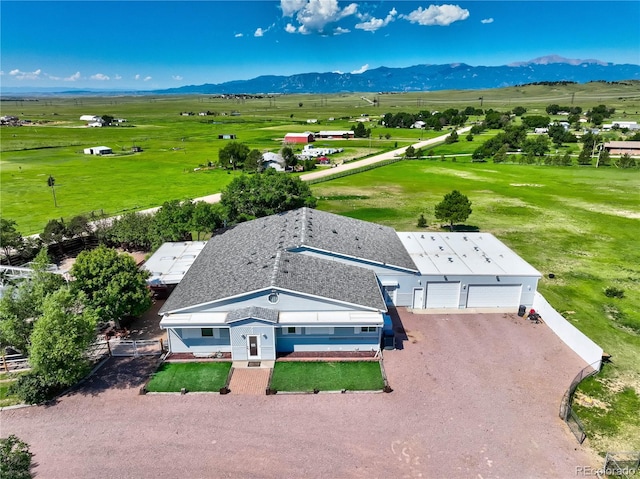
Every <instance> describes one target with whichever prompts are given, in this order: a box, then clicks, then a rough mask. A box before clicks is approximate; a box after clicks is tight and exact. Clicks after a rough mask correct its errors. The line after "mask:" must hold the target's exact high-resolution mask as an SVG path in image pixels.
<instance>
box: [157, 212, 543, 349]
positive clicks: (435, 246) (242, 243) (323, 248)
mask: <svg viewBox="0 0 640 479" xmlns="http://www.w3.org/2000/svg"><path fill="white" fill-rule="evenodd" d="M230 251H232V252H233V253H232V254H229V252H230ZM157 254H159V255H165V253H164V252H161V253H157ZM154 256H155V255H154ZM170 256H177V255H170ZM153 260H154V257H152V258H151V259H150V260H149V262H148V263H152V261H153ZM169 263H171V259H169V260H168V262H167V264H169ZM178 269H180V270H182V269H181V268H178ZM183 276H184V277H183V278H181V279H180V280H179V281H178V279H177V278H176V279H175V280H174V282H178V285H177V286H176V288H175V290H174V291H173V293H172V294H171V295H170V296H169V298H168V299H167V301H166V302H165V304H164V305H163V306H162V308H161V309H160V311H159V314H160V315H161V316H162V319H161V321H160V327H162V328H163V329H166V330H167V336H168V341H169V349H170V351H171V352H172V353H192V354H194V355H202V356H208V355H219V354H226V355H229V356H231V358H232V359H233V360H272V359H275V358H276V356H277V355H278V354H286V353H289V352H292V351H294V352H295V351H360V352H370V353H376V352H379V350H380V344H381V338H382V332H383V329H384V327H385V324H388V322H389V318H388V314H387V312H388V308H389V307H394V306H408V307H411V308H414V309H432V310H445V309H449V310H451V311H453V312H455V311H456V310H459V309H466V308H474V309H475V308H477V309H478V311H481V310H483V309H485V310H487V309H488V308H491V309H490V310H492V311H493V310H494V308H498V310H500V311H504V312H509V313H514V312H516V311H518V310H519V308H522V307H524V308H530V307H531V306H532V304H533V301H534V296H535V293H536V288H537V284H538V280H539V278H540V277H541V274H540V273H539V272H538V271H537V270H536V269H535V268H533V267H532V266H531V265H529V264H528V263H527V262H525V261H524V260H523V259H522V258H520V257H519V256H518V255H517V254H515V253H514V252H513V251H512V250H511V249H509V248H508V247H507V246H506V245H504V244H503V243H502V242H500V241H499V240H498V239H496V238H495V237H494V236H492V235H491V234H489V233H428V232H405V233H403V232H396V231H395V230H394V229H392V228H390V227H388V226H382V225H379V224H375V223H370V222H366V221H361V220H356V219H353V218H347V217H344V216H338V215H335V214H331V213H327V212H323V211H319V210H314V209H310V208H300V209H297V210H292V211H288V212H285V213H281V214H277V215H272V216H267V217H264V218H259V219H256V220H253V221H247V222H245V223H241V224H238V225H236V226H234V227H233V228H230V229H227V230H226V231H224V232H223V233H220V234H217V235H215V236H214V237H212V238H211V239H210V240H209V241H208V242H207V243H206V245H205V246H204V248H202V250H201V251H200V252H199V254H198V256H197V258H195V259H194V260H193V264H192V265H191V266H190V267H189V268H188V270H187V271H186V273H185V274H184V275H183ZM470 320H471V319H470Z"/></svg>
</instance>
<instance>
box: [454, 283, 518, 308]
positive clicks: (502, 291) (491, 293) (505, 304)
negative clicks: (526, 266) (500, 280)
mask: <svg viewBox="0 0 640 479" xmlns="http://www.w3.org/2000/svg"><path fill="white" fill-rule="evenodd" d="M521 289H522V285H520V284H505V285H500V286H484V285H475V286H473V285H470V286H469V296H468V297H467V308H511V307H514V308H517V307H518V305H519V304H520V290H521Z"/></svg>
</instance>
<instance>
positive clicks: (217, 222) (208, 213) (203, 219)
mask: <svg viewBox="0 0 640 479" xmlns="http://www.w3.org/2000/svg"><path fill="white" fill-rule="evenodd" d="M221 226H222V213H221V211H220V208H219V205H217V204H210V203H206V202H204V201H196V202H195V203H194V206H193V215H192V216H191V229H192V230H193V231H196V232H197V233H198V241H200V235H201V234H203V233H204V234H207V233H212V232H213V231H214V230H215V229H217V228H220V227H221Z"/></svg>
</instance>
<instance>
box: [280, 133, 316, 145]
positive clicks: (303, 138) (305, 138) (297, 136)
mask: <svg viewBox="0 0 640 479" xmlns="http://www.w3.org/2000/svg"><path fill="white" fill-rule="evenodd" d="M313 141H315V138H314V135H313V133H311V132H309V131H305V132H304V133H287V134H286V135H284V142H285V143H301V144H305V143H312V142H313Z"/></svg>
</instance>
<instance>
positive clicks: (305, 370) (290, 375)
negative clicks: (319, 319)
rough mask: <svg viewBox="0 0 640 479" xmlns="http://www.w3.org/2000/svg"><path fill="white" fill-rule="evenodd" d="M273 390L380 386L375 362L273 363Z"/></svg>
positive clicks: (369, 388)
mask: <svg viewBox="0 0 640 479" xmlns="http://www.w3.org/2000/svg"><path fill="white" fill-rule="evenodd" d="M270 387H271V389H275V390H276V391H313V390H314V389H318V390H320V391H340V390H342V389H346V390H350V391H369V390H378V389H382V388H383V387H384V381H383V379H382V372H381V371H380V365H379V364H378V362H377V361H353V362H347V361H345V362H340V361H338V362H329V361H327V362H295V361H292V362H276V364H275V367H274V369H273V375H272V376H271V385H270Z"/></svg>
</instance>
